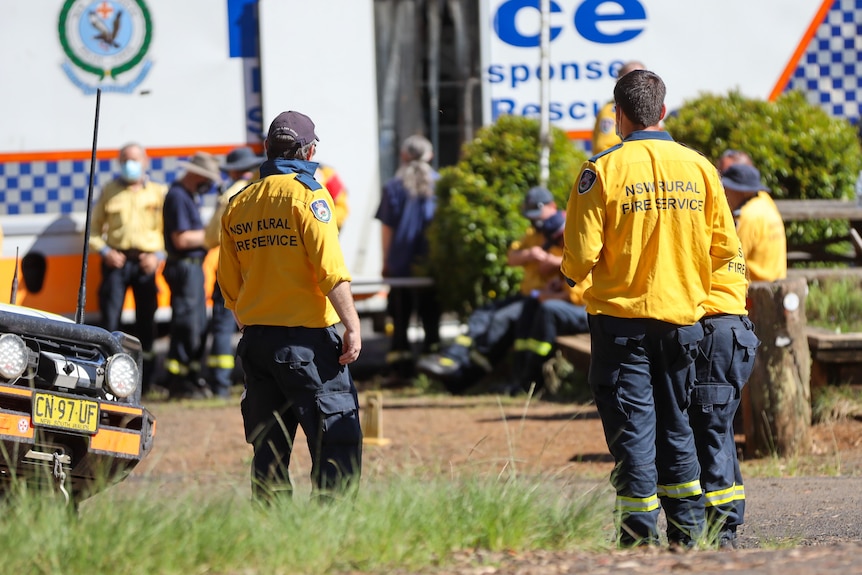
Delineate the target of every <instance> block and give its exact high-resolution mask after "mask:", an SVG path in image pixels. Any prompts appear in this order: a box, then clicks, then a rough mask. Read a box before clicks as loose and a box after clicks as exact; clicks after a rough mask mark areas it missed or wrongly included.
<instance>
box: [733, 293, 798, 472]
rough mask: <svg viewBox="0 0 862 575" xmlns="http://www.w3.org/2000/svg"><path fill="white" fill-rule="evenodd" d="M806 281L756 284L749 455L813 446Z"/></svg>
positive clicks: (746, 416)
mask: <svg viewBox="0 0 862 575" xmlns="http://www.w3.org/2000/svg"><path fill="white" fill-rule="evenodd" d="M807 291H808V286H807V282H806V281H805V280H804V279H803V278H794V279H785V280H780V281H776V282H752V284H751V285H750V286H749V289H748V297H749V301H750V306H749V307H750V309H749V313H750V316H751V320H752V321H753V322H754V326H755V332H756V333H757V337H758V338H760V341H761V344H760V347H759V348H758V350H757V356H756V359H755V362H754V372H753V373H752V375H751V378H750V379H749V381H748V385H747V386H746V389H747V393H746V394H745V395H746V396H747V397H744V398H743V404H744V406H745V407H744V408H743V409H744V410H743V414H742V415H743V417H742V419H743V430H744V433H745V454H746V455H747V456H754V457H756V456H763V455H767V454H773V453H774V454H777V455H780V456H788V455H798V454H805V453H808V452H809V451H810V448H811V439H810V431H811V389H810V376H811V374H810V371H811V356H810V352H809V349H808V338H807V337H806V322H805V296H806V293H807Z"/></svg>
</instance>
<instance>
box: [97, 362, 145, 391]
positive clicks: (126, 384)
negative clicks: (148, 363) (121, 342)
mask: <svg viewBox="0 0 862 575" xmlns="http://www.w3.org/2000/svg"><path fill="white" fill-rule="evenodd" d="M138 379H139V374H138V364H137V362H135V360H134V359H132V356H131V355H129V354H127V353H118V354H116V355H112V356H111V357H109V358H108V365H107V366H106V367H105V380H106V381H107V382H108V389H110V390H111V393H113V394H114V395H115V396H117V397H123V398H124V397H129V396H130V395H132V394H133V393H135V390H136V389H137V388H138Z"/></svg>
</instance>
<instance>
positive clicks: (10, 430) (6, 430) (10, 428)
mask: <svg viewBox="0 0 862 575" xmlns="http://www.w3.org/2000/svg"><path fill="white" fill-rule="evenodd" d="M0 435H7V436H12V437H24V438H26V439H33V426H32V425H30V418H29V417H27V416H25V415H21V414H19V413H0Z"/></svg>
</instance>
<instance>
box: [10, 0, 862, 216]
mask: <svg viewBox="0 0 862 575" xmlns="http://www.w3.org/2000/svg"><path fill="white" fill-rule="evenodd" d="M857 4H859V6H858V7H857ZM857 15H860V16H862V3H859V2H857V0H836V1H835V3H834V4H833V5H832V8H830V10H829V12H828V13H827V15H826V19H825V20H824V22H823V23H822V24H821V25H820V26H819V28H818V29H817V33H816V34H815V35H814V38H813V39H812V40H811V42H810V43H809V45H808V48H807V50H806V51H805V54H804V55H803V56H802V58H801V59H800V61H799V66H798V67H797V68H796V71H795V72H794V74H793V76H792V77H791V79H790V81H789V83H788V85H787V88H786V89H788V90H789V89H799V90H802V91H803V92H804V93H806V94H807V97H808V101H809V102H811V103H813V104H819V105H820V106H822V107H823V109H824V110H826V111H827V112H828V113H829V114H831V115H833V116H841V117H846V118H849V119H850V120H851V121H853V122H854V123H855V122H856V121H857V120H858V118H859V116H860V109H862V87H860V84H862V80H860V79H862V44H860V45H859V47H857V42H856V38H858V37H860V36H862V18H859V17H857ZM185 159H187V158H185V157H164V158H151V159H150V161H151V169H150V175H151V176H152V178H153V179H154V180H157V181H161V182H172V181H173V180H174V179H175V178H176V176H177V173H178V172H179V169H178V168H177V162H178V161H179V160H185ZM88 171H89V160H74V161H71V160H62V161H36V162H7V163H0V215H14V214H52V213H57V214H68V213H73V212H83V211H84V210H85V208H86V199H87V187H88V181H87V173H88ZM113 176H114V167H113V164H112V161H111V160H100V161H99V162H98V163H97V166H96V182H95V185H96V188H97V189H99V188H101V186H102V185H104V184H105V183H106V182H108V181H109V180H110V179H111V178H112V177H113Z"/></svg>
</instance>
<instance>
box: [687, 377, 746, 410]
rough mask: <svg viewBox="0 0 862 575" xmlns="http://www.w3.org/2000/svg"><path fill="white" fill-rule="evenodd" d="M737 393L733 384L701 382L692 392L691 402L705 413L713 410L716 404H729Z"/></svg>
mask: <svg viewBox="0 0 862 575" xmlns="http://www.w3.org/2000/svg"><path fill="white" fill-rule="evenodd" d="M735 395H736V390H735V389H734V388H733V386H732V385H718V384H712V383H699V384H697V385H696V386H694V391H692V392H691V403H692V405H693V406H695V407H696V408H697V409H699V410H701V411H703V412H704V413H706V412H709V411H712V406H714V405H727V404H728V403H730V402H731V401H733V398H734V397H735Z"/></svg>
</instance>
